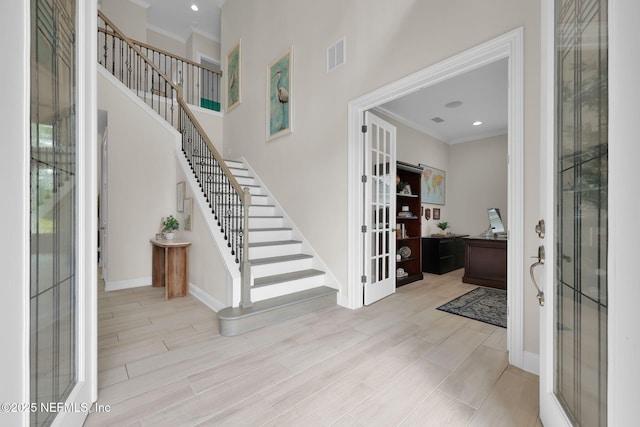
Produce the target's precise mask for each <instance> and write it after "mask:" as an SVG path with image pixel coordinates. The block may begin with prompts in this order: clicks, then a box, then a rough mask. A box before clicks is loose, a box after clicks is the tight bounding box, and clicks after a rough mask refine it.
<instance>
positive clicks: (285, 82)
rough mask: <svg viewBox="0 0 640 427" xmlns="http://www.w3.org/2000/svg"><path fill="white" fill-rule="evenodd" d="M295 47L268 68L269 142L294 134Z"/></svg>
mask: <svg viewBox="0 0 640 427" xmlns="http://www.w3.org/2000/svg"><path fill="white" fill-rule="evenodd" d="M292 82H293V47H291V48H290V49H287V51H286V52H284V53H283V54H282V55H280V56H279V57H278V58H277V59H276V60H275V61H273V62H272V63H271V65H269V66H268V67H267V90H268V93H267V140H271V139H275V138H278V137H279V136H282V135H285V134H287V133H291V132H292V115H291V111H292V93H291V88H292Z"/></svg>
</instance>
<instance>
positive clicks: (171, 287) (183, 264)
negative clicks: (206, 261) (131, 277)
mask: <svg viewBox="0 0 640 427" xmlns="http://www.w3.org/2000/svg"><path fill="white" fill-rule="evenodd" d="M151 245H152V250H153V253H152V258H153V260H152V281H151V285H152V286H153V287H162V286H164V297H165V299H171V298H173V297H184V296H187V295H188V294H189V246H191V242H187V241H185V240H178V239H176V240H158V239H151Z"/></svg>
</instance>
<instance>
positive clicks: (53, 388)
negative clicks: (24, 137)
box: [30, 0, 77, 425]
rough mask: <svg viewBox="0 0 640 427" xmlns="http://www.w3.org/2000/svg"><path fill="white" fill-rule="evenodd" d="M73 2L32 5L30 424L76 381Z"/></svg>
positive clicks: (41, 421)
mask: <svg viewBox="0 0 640 427" xmlns="http://www.w3.org/2000/svg"><path fill="white" fill-rule="evenodd" d="M75 17H76V4H75V1H74V0H32V1H31V58H32V60H31V64H32V65H31V295H30V296H31V338H30V353H31V386H30V394H31V396H30V402H32V403H36V404H37V405H38V411H37V412H34V413H32V414H31V424H32V425H49V424H51V423H52V422H53V420H54V418H55V417H56V415H57V414H56V413H55V412H47V411H41V410H40V409H42V407H41V406H40V404H41V403H44V404H47V403H50V402H51V403H56V402H64V401H65V400H66V398H67V396H68V395H69V393H70V392H71V390H72V389H73V387H74V386H75V384H76V382H77V322H76V286H77V283H76V235H77V233H76V228H77V227H76V198H77V187H76V121H75V109H76V107H75V104H76V87H75V81H76V77H75V70H76V63H75V37H76V36H75Z"/></svg>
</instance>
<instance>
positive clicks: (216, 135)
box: [190, 105, 224, 155]
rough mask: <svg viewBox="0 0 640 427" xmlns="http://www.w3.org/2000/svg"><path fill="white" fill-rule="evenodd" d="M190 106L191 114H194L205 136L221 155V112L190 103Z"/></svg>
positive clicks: (222, 150) (222, 149)
mask: <svg viewBox="0 0 640 427" xmlns="http://www.w3.org/2000/svg"><path fill="white" fill-rule="evenodd" d="M190 108H191V112H193V115H194V116H196V120H197V121H198V123H200V125H201V126H202V129H203V130H204V131H205V132H206V133H207V136H209V138H211V142H213V145H214V147H216V150H218V152H219V153H220V154H221V155H222V153H223V152H224V148H223V140H222V124H223V120H222V117H223V116H222V113H219V112H217V111H213V110H208V109H206V108H200V107H196V106H193V105H190Z"/></svg>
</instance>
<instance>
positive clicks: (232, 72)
mask: <svg viewBox="0 0 640 427" xmlns="http://www.w3.org/2000/svg"><path fill="white" fill-rule="evenodd" d="M241 55H242V39H240V40H238V41H237V42H236V44H234V45H233V47H232V48H231V49H229V52H228V53H227V113H228V112H229V111H231V110H233V109H234V108H236V107H237V106H238V105H240V102H241V98H242V89H241V82H242V63H241V60H242V56H241Z"/></svg>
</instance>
